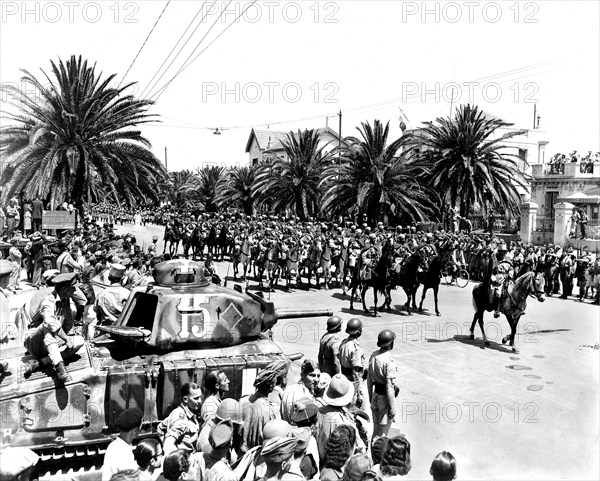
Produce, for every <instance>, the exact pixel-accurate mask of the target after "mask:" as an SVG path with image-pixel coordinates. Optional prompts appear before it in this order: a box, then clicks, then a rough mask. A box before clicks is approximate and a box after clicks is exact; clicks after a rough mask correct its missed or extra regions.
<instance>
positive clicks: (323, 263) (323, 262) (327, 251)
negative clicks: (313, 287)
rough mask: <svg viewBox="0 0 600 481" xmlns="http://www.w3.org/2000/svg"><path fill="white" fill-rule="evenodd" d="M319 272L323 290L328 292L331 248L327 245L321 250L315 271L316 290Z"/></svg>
mask: <svg viewBox="0 0 600 481" xmlns="http://www.w3.org/2000/svg"><path fill="white" fill-rule="evenodd" d="M319 270H322V272H323V284H324V285H325V289H327V290H328V289H329V282H330V281H331V246H330V245H329V244H327V243H326V244H325V245H324V247H323V248H322V249H321V256H320V259H319V268H318V269H317V288H318V287H319Z"/></svg>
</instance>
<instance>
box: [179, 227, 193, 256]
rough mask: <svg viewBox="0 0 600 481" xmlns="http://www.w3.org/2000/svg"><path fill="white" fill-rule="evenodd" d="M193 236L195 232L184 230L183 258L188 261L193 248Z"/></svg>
mask: <svg viewBox="0 0 600 481" xmlns="http://www.w3.org/2000/svg"><path fill="white" fill-rule="evenodd" d="M192 235H193V231H189V230H188V229H182V234H181V242H182V245H183V257H185V258H186V259H187V258H188V257H189V254H190V247H191V246H192Z"/></svg>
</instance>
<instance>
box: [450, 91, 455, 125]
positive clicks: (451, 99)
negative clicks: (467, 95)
mask: <svg viewBox="0 0 600 481" xmlns="http://www.w3.org/2000/svg"><path fill="white" fill-rule="evenodd" d="M453 106H454V87H452V97H450V119H452V107H453Z"/></svg>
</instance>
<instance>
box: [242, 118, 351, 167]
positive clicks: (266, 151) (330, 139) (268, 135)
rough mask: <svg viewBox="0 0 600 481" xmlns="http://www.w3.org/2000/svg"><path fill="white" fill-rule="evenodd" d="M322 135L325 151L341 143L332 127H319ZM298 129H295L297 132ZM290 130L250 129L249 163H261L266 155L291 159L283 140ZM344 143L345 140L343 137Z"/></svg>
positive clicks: (247, 146)
mask: <svg viewBox="0 0 600 481" xmlns="http://www.w3.org/2000/svg"><path fill="white" fill-rule="evenodd" d="M317 131H318V132H319V135H320V136H321V144H320V146H325V147H324V149H323V152H324V153H327V152H330V151H332V150H333V149H335V148H336V147H337V146H338V145H339V142H340V141H339V136H338V133H337V132H336V131H335V130H333V129H332V128H330V127H322V128H319V129H317ZM297 132H298V131H297V130H295V131H293V133H294V134H296V133H297ZM289 133H290V131H287V132H283V131H275V130H255V129H252V130H251V131H250V136H249V137H248V142H246V153H247V154H248V160H249V165H250V166H253V165H258V164H260V163H261V162H262V161H263V160H264V158H265V157H267V156H269V157H270V156H274V157H279V158H281V159H284V160H289V159H288V158H287V155H286V153H285V149H284V148H283V145H282V142H284V141H285V140H286V139H287V135H288V134H289ZM342 145H345V142H344V141H343V139H342Z"/></svg>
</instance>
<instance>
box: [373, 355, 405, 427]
mask: <svg viewBox="0 0 600 481" xmlns="http://www.w3.org/2000/svg"><path fill="white" fill-rule="evenodd" d="M397 370H398V369H397V366H396V363H395V362H394V359H393V358H392V353H391V351H383V350H381V349H379V350H377V351H375V352H374V353H373V354H371V357H370V358H369V373H368V377H369V379H370V381H371V383H372V386H373V389H374V391H375V392H374V393H372V397H371V411H372V413H373V423H374V424H379V425H384V424H388V423H389V422H390V421H389V419H388V412H389V409H390V407H393V406H390V405H389V400H388V397H387V390H386V389H387V388H386V386H387V380H388V379H391V380H392V384H394V389H395V391H396V392H397V391H398V387H397V386H396V385H395V381H396V378H397V377H398V373H397ZM369 394H371V393H369Z"/></svg>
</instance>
